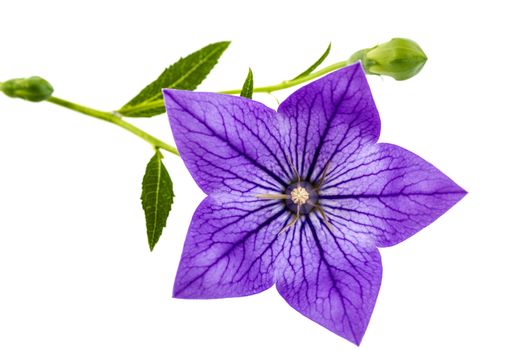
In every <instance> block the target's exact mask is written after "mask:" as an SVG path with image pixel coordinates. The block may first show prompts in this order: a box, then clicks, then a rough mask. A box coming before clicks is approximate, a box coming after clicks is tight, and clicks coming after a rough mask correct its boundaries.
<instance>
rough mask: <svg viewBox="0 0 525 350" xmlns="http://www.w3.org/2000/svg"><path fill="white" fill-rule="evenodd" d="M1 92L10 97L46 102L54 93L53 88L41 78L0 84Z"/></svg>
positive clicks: (22, 79)
mask: <svg viewBox="0 0 525 350" xmlns="http://www.w3.org/2000/svg"><path fill="white" fill-rule="evenodd" d="M0 90H1V91H2V92H3V93H4V94H6V95H7V96H9V97H18V98H22V99H24V100H27V101H32V102H39V101H44V100H46V99H47V98H49V97H50V96H51V94H52V93H53V87H52V86H51V84H49V83H48V82H47V80H45V79H42V78H40V77H31V78H21V79H11V80H8V81H6V82H4V83H2V84H0Z"/></svg>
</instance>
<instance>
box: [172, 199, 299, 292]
mask: <svg viewBox="0 0 525 350" xmlns="http://www.w3.org/2000/svg"><path fill="white" fill-rule="evenodd" d="M289 216H290V215H289V214H288V212H287V211H286V209H284V208H283V206H282V204H281V203H280V202H277V201H262V200H258V199H256V198H249V197H239V196H232V195H229V194H214V195H211V196H209V197H207V198H206V199H204V201H203V202H202V203H201V204H200V206H199V208H198V209H197V210H196V211H195V214H194V216H193V219H192V222H191V225H190V228H189V231H188V235H187V237H186V242H185V244H184V250H183V252H182V257H181V262H180V264H179V269H178V271H177V277H176V278H175V285H174V287H173V296H174V297H177V298H190V299H208V298H226V297H238V296H244V295H250V294H255V293H259V292H261V291H263V290H265V289H268V288H270V287H271V286H272V285H273V284H274V261H275V259H276V258H277V256H278V255H279V254H280V249H282V240H283V237H284V235H279V234H278V233H279V232H280V231H281V230H282V229H283V227H284V226H285V225H286V223H287V222H288V220H289V219H288V217H289ZM278 247H281V248H278Z"/></svg>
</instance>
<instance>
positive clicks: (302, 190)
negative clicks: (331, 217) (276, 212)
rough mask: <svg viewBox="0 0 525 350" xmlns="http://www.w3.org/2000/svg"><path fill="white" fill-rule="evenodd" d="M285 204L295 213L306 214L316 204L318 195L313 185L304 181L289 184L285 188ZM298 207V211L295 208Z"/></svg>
mask: <svg viewBox="0 0 525 350" xmlns="http://www.w3.org/2000/svg"><path fill="white" fill-rule="evenodd" d="M286 197H287V198H286V200H285V202H286V206H287V207H288V209H289V210H290V211H292V212H294V213H296V214H308V213H309V212H311V211H312V210H313V209H314V208H315V206H316V205H317V200H318V198H319V195H318V194H317V191H316V190H315V189H314V187H313V186H312V185H311V184H310V183H309V182H306V181H299V182H295V183H293V184H291V185H290V186H288V188H287V189H286ZM298 208H299V212H297V209H298Z"/></svg>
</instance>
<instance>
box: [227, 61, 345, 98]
mask: <svg viewBox="0 0 525 350" xmlns="http://www.w3.org/2000/svg"><path fill="white" fill-rule="evenodd" d="M350 63H351V61H349V60H346V61H341V62H337V63H334V64H332V65H329V66H328V67H325V68H323V69H320V70H318V71H317V72H314V73H311V74H309V75H307V76H304V77H302V78H299V79H294V80H285V81H283V82H281V83H279V84H274V85H267V86H261V87H256V88H254V89H253V92H273V91H277V90H283V89H287V88H289V87H292V86H295V85H299V84H302V83H305V82H307V81H310V80H312V79H315V78H318V77H320V76H323V75H325V74H327V73H330V72H332V71H334V70H337V69H340V68H343V67H346V66H347V65H349V64H350ZM240 92H241V90H240V89H234V90H224V91H219V93H221V94H230V95H234V94H239V93H240Z"/></svg>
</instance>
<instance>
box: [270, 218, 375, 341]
mask: <svg viewBox="0 0 525 350" xmlns="http://www.w3.org/2000/svg"><path fill="white" fill-rule="evenodd" d="M287 236H288V237H289V238H288V239H287V241H286V243H285V247H284V250H283V252H284V253H283V256H282V260H281V265H283V266H282V267H281V268H282V275H281V277H280V279H279V280H278V281H277V290H278V291H279V293H280V294H281V295H282V296H283V297H284V299H286V301H287V302H288V303H289V304H290V305H291V306H292V307H293V308H295V309H296V310H297V311H299V312H300V313H302V314H303V315H304V316H306V317H308V318H310V319H312V320H313V321H315V322H317V323H319V324H320V325H322V326H324V327H326V328H328V329H329V330H330V331H332V332H334V333H336V334H338V335H340V336H342V337H344V338H346V339H348V340H350V341H351V342H353V343H355V344H359V343H360V342H361V339H362V337H363V335H364V333H365V330H366V327H367V326H368V321H369V320H370V316H371V314H372V310H373V309H374V305H375V301H376V297H377V294H378V292H379V287H380V285H381V272H382V268H381V257H380V255H379V252H378V250H377V248H376V247H375V245H374V241H373V239H370V237H366V236H363V235H356V234H354V233H353V232H351V231H348V230H346V229H345V227H344V226H339V225H337V224H335V225H333V226H327V225H326V224H325V223H324V221H323V219H322V218H321V217H320V216H319V215H317V214H315V215H310V216H308V217H305V218H304V219H302V220H301V223H297V224H296V226H295V227H294V229H292V230H290V231H289V232H288V233H287Z"/></svg>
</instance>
